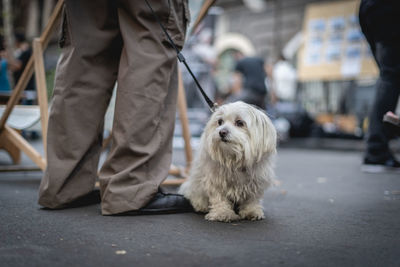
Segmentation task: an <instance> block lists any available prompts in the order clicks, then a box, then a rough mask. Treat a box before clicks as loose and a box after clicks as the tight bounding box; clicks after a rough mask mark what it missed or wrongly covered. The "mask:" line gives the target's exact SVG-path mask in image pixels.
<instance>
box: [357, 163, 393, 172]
mask: <svg viewBox="0 0 400 267" xmlns="http://www.w3.org/2000/svg"><path fill="white" fill-rule="evenodd" d="M361 171H362V172H366V173H400V168H395V167H387V166H383V165H363V166H361Z"/></svg>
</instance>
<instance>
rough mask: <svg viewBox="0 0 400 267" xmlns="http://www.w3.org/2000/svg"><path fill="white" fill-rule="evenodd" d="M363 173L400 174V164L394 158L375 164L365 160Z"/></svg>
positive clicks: (362, 168)
mask: <svg viewBox="0 0 400 267" xmlns="http://www.w3.org/2000/svg"><path fill="white" fill-rule="evenodd" d="M361 170H362V171H363V172H368V173H383V172H394V173H397V172H400V162H398V161H397V160H396V159H395V158H394V157H390V158H388V159H387V160H385V161H380V162H375V161H370V160H368V159H364V162H363V165H362V167H361Z"/></svg>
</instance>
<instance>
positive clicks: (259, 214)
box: [239, 207, 265, 221]
mask: <svg viewBox="0 0 400 267" xmlns="http://www.w3.org/2000/svg"><path fill="white" fill-rule="evenodd" d="M239 216H240V218H241V219H245V220H250V221H259V220H262V219H264V218H265V216H264V211H263V210H262V208H260V207H255V208H246V209H243V210H240V211H239Z"/></svg>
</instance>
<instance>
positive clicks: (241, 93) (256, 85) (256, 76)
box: [226, 52, 267, 109]
mask: <svg viewBox="0 0 400 267" xmlns="http://www.w3.org/2000/svg"><path fill="white" fill-rule="evenodd" d="M235 57H236V60H237V63H236V67H235V73H234V76H233V86H232V91H231V95H230V96H229V97H228V98H227V99H226V102H234V101H238V100H241V101H243V102H246V103H248V104H253V105H256V106H258V107H260V108H261V109H265V98H266V96H267V87H266V85H265V82H266V81H265V79H266V72H265V66H264V60H263V59H262V58H260V57H244V56H243V54H242V53H240V52H237V53H236V54H235Z"/></svg>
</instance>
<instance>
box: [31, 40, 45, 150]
mask: <svg viewBox="0 0 400 267" xmlns="http://www.w3.org/2000/svg"><path fill="white" fill-rule="evenodd" d="M33 56H34V63H35V79H36V88H37V93H38V102H39V108H40V122H41V124H42V141H43V147H44V153H45V158H47V157H46V151H47V124H48V103H47V85H46V74H45V70H44V62H43V48H42V44H41V42H40V39H39V38H35V40H33Z"/></svg>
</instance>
